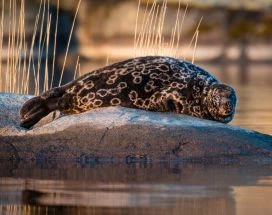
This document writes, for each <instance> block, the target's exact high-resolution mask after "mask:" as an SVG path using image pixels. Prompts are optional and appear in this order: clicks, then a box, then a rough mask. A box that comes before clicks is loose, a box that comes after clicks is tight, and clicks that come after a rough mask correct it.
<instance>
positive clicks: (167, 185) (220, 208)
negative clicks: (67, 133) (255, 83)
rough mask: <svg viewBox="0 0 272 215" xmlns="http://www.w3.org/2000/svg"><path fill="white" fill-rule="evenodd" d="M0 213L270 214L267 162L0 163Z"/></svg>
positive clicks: (270, 181)
mask: <svg viewBox="0 0 272 215" xmlns="http://www.w3.org/2000/svg"><path fill="white" fill-rule="evenodd" d="M0 203H1V204H0V214H187V215H190V214H216V215H220V214H226V215H232V214H237V215H242V214H247V215H251V214H252V215H253V214H262V215H266V214H267V215H270V214H272V167H271V166H270V165H267V166H266V165H263V166H239V165H238V166H236V165H235V166H216V165H213V166H203V165H188V164H177V163H153V164H147V163H133V164H88V165H79V164H78V165H76V164H75V165H72V166H71V164H65V163H61V162H58V163H54V162H53V163H50V164H44V163H43V164H39V163H33V164H19V165H17V164H16V165H14V166H13V165H11V164H7V165H3V164H2V165H1V173H0Z"/></svg>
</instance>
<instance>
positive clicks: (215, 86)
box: [20, 56, 236, 128]
mask: <svg viewBox="0 0 272 215" xmlns="http://www.w3.org/2000/svg"><path fill="white" fill-rule="evenodd" d="M116 105H119V106H123V107H129V108H140V109H145V110H150V111H159V112H175V113H181V114H188V115H191V116H195V117H200V118H204V119H209V120H215V121H219V122H223V123H228V122H230V121H231V120H232V119H233V116H234V113H235V106H236V95H235V91H234V89H233V88H231V87H230V86H228V85H225V84H222V83H220V82H219V81H218V80H217V79H216V78H215V77H214V76H212V75H211V74H209V73H208V72H206V71H205V70H203V69H202V68H200V67H198V66H196V65H194V64H191V63H189V62H185V61H181V60H178V59H175V58H170V57H163V56H150V57H138V58H133V59H129V60H126V61H122V62H119V63H115V64H112V65H110V66H107V67H104V68H101V69H98V70H95V71H93V72H90V73H88V74H85V75H83V76H81V77H79V78H78V79H76V80H74V81H71V82H70V83H68V84H66V85H63V86H60V87H56V88H52V89H50V90H48V91H46V92H44V93H42V94H41V95H39V96H37V97H34V98H32V99H30V100H29V101H27V102H26V103H25V104H24V105H23V106H22V108H21V110H20V117H21V126H22V127H25V128H30V127H31V126H33V125H34V124H35V123H37V122H38V121H39V120H40V119H41V118H43V117H44V116H46V115H47V114H49V113H50V112H52V111H55V110H59V111H61V112H62V113H65V114H75V113H81V112H84V111H88V110H90V109H94V108H99V107H107V106H116Z"/></svg>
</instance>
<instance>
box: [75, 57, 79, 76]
mask: <svg viewBox="0 0 272 215" xmlns="http://www.w3.org/2000/svg"><path fill="white" fill-rule="evenodd" d="M78 65H79V56H78V57H77V62H76V68H75V71H74V80H75V79H76V78H77V76H78Z"/></svg>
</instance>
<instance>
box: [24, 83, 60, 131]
mask: <svg viewBox="0 0 272 215" xmlns="http://www.w3.org/2000/svg"><path fill="white" fill-rule="evenodd" d="M62 94H63V93H61V92H60V89H59V88H53V89H51V90H49V91H47V92H45V93H43V94H41V95H40V96H37V97H34V98H32V99H30V100H28V101H27V102H26V103H24V104H23V106H22V108H21V110H20V118H21V123H20V125H21V126H22V127H24V128H30V127H32V126H33V125H35V124H36V123H37V122H39V121H40V120H41V119H42V118H43V117H45V116H46V115H48V114H49V113H50V112H52V111H54V110H57V109H58V103H59V99H60V98H61V96H62Z"/></svg>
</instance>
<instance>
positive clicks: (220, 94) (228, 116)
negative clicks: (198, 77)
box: [206, 84, 236, 123]
mask: <svg viewBox="0 0 272 215" xmlns="http://www.w3.org/2000/svg"><path fill="white" fill-rule="evenodd" d="M206 104H207V107H208V111H209V113H210V114H211V115H212V117H213V118H214V119H215V120H216V121H220V122H224V123H228V122H230V121H231V120H232V119H233V116H234V113H235V106H236V95H235V91H234V89H233V88H231V87H230V86H228V85H225V84H214V85H212V86H211V87H210V89H209V91H208V96H207V98H206Z"/></svg>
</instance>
